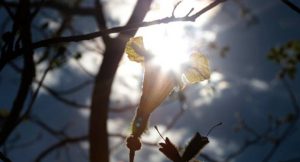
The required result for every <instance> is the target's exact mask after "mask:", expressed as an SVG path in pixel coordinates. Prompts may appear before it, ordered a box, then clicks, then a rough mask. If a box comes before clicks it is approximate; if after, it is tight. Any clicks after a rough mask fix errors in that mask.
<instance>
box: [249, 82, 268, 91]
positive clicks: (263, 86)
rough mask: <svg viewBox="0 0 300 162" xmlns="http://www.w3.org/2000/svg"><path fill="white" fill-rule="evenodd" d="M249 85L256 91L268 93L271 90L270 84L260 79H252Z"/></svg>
mask: <svg viewBox="0 0 300 162" xmlns="http://www.w3.org/2000/svg"><path fill="white" fill-rule="evenodd" d="M249 85H250V86H251V87H252V88H253V89H255V90H258V91H267V90H269V87H270V86H269V85H268V83H266V82H265V81H263V80H259V79H251V80H250V81H249Z"/></svg>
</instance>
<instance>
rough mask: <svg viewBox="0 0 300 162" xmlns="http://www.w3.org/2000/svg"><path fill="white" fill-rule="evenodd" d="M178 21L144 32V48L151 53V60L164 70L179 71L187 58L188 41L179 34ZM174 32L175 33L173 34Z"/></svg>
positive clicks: (180, 30)
mask: <svg viewBox="0 0 300 162" xmlns="http://www.w3.org/2000/svg"><path fill="white" fill-rule="evenodd" d="M178 25H180V23H174V24H168V25H164V26H163V27H162V26H160V29H157V30H155V31H153V33H152V32H151V33H145V37H144V43H145V48H146V49H147V50H149V51H150V53H151V54H152V55H153V59H152V60H151V62H152V63H153V64H155V65H159V66H161V67H162V70H164V71H173V72H179V71H180V67H181V66H182V65H183V64H185V63H186V62H187V61H188V59H189V55H188V48H189V46H188V41H187V40H186V39H185V38H184V37H183V36H180V35H181V34H180V33H181V32H182V28H181V27H178ZM174 33H175V34H174Z"/></svg>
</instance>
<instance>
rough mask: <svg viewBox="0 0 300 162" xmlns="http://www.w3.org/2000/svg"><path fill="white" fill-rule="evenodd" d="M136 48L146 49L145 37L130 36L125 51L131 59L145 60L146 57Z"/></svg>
mask: <svg viewBox="0 0 300 162" xmlns="http://www.w3.org/2000/svg"><path fill="white" fill-rule="evenodd" d="M136 48H140V49H144V43H143V37H134V38H130V39H129V41H128V42H127V43H126V47H125V52H126V53H127V55H128V58H129V59H130V60H131V61H136V62H143V61H144V57H143V56H141V55H140V54H138V52H137V51H136Z"/></svg>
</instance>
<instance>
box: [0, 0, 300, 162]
mask: <svg viewBox="0 0 300 162" xmlns="http://www.w3.org/2000/svg"><path fill="white" fill-rule="evenodd" d="M118 2H119V1H118ZM242 2H243V4H245V5H246V6H247V7H248V8H249V9H250V11H251V12H252V13H253V14H254V15H255V16H256V17H257V19H258V23H257V24H254V25H251V26H248V25H247V21H246V20H245V19H243V18H241V17H240V15H239V12H240V10H239V8H238V7H237V6H236V5H235V4H234V3H233V2H230V1H228V2H226V3H225V4H224V6H223V7H222V9H221V10H220V11H219V12H218V13H217V14H216V16H213V17H212V18H211V19H210V20H209V21H208V22H207V23H205V25H203V26H201V28H200V27H197V26H192V25H191V27H190V28H187V29H189V30H190V31H185V32H186V33H191V32H192V33H194V35H195V38H194V37H193V38H190V39H191V41H192V42H193V43H195V42H196V43H197V42H198V41H200V40H202V39H203V38H201V34H202V33H204V32H205V31H206V32H207V31H209V32H212V33H214V34H215V41H216V43H217V44H218V45H220V46H229V47H230V50H229V52H228V55H227V56H226V57H225V58H221V57H220V56H219V55H218V52H216V51H215V50H212V49H209V48H207V47H205V46H204V47H203V45H202V46H201V48H200V49H203V50H205V51H207V52H208V54H207V56H208V58H209V59H210V62H211V65H212V67H213V69H214V70H215V71H214V73H213V76H214V78H215V79H214V80H213V79H212V81H211V82H210V83H208V84H196V85H192V86H189V87H187V88H186V89H185V90H184V92H183V93H184V94H185V95H186V97H187V109H186V110H185V111H184V113H183V114H182V116H181V117H180V118H179V120H178V121H177V122H176V123H175V125H174V127H173V128H172V129H171V130H169V131H168V132H167V133H165V134H164V136H168V137H169V138H170V139H171V140H172V141H173V142H174V143H175V144H176V145H180V146H184V145H185V144H186V143H187V141H188V140H189V139H190V138H191V137H192V136H193V135H194V133H195V132H197V131H199V132H200V133H201V134H203V135H204V134H206V132H207V131H208V130H209V128H210V127H211V126H213V125H214V124H216V123H218V122H220V121H221V122H223V125H222V126H220V127H218V128H216V129H215V130H214V131H213V132H212V133H211V134H210V135H209V139H210V141H211V142H210V143H209V144H208V146H207V147H206V148H205V149H204V150H203V152H204V153H207V154H209V155H211V156H212V157H214V158H216V159H223V158H224V157H226V156H227V155H228V154H230V153H231V152H235V151H236V150H238V149H239V148H240V146H241V144H242V143H243V142H244V141H245V138H246V137H247V138H248V137H249V138H250V139H251V138H253V136H249V134H246V133H244V132H243V131H241V132H234V127H235V126H236V124H237V121H238V120H237V118H236V116H237V114H238V113H239V114H240V115H241V117H242V118H243V119H245V121H246V123H248V124H249V126H250V127H252V128H254V129H256V130H258V131H259V132H262V131H263V130H265V129H266V128H267V126H268V120H267V119H268V114H270V113H271V114H273V115H275V116H281V115H284V114H287V113H288V112H290V111H291V110H292V104H291V101H290V98H289V96H288V93H287V91H286V89H285V88H284V86H283V84H282V82H280V81H279V80H278V79H276V75H277V72H278V71H279V69H280V67H279V66H278V65H276V64H275V63H273V62H271V61H269V60H268V59H267V53H268V52H269V50H270V49H271V48H272V47H274V46H279V45H281V44H284V43H285V42H287V41H289V40H299V38H300V30H299V26H300V15H299V14H297V13H296V12H294V11H292V10H290V9H289V8H288V7H286V6H285V5H284V4H283V3H281V2H280V1H279V0H278V1H259V0H253V1H242ZM107 3H108V2H107ZM133 3H134V2H131V1H130V2H128V3H126V4H124V6H126V5H131V4H133ZM120 7H121V8H122V6H120ZM129 8H130V7H129ZM120 13H121V14H122V13H124V12H123V10H120ZM3 15H4V13H3V10H1V12H0V17H3ZM116 15H117V16H118V14H116ZM117 16H116V17H117ZM111 19H114V17H112V18H111ZM119 19H121V20H122V21H123V19H124V18H122V17H121V18H119ZM115 21H116V22H115V23H122V21H118V20H115ZM78 22H81V21H80V20H78ZM91 25H94V24H93V23H91ZM187 26H189V25H187ZM91 30H93V28H92V27H89V29H86V31H91ZM146 30H151V28H149V29H146ZM186 33H184V34H186ZM192 39H193V40H192ZM78 49H79V50H83V49H82V47H80V46H76V45H72V47H70V50H71V51H72V50H78ZM124 60H125V61H123V62H121V64H120V69H119V71H118V74H117V77H116V80H115V83H114V87H113V91H112V94H111V99H112V101H111V102H112V103H111V104H112V105H113V106H116V107H119V106H120V107H121V106H122V105H127V104H135V103H136V102H137V101H138V98H139V94H140V93H139V92H140V85H141V77H142V69H141V66H140V65H137V64H131V65H128V60H127V61H126V58H124ZM81 62H82V63H83V64H84V66H86V68H87V69H88V70H89V71H90V72H91V73H92V74H95V73H96V72H97V70H96V69H97V66H98V65H99V63H100V62H101V57H100V56H99V55H95V53H93V52H89V53H85V55H84V56H83V58H82V60H81ZM127 66H130V68H131V69H132V70H131V71H130V70H129V69H128V67H127ZM44 68H45V65H40V66H39V67H38V69H39V70H41V71H42V70H43V69H44ZM298 68H299V66H298ZM299 77H300V76H299V73H298V74H297V76H296V78H295V80H289V81H288V82H289V84H290V86H291V87H292V90H293V91H294V93H295V94H296V96H297V97H298V99H299V95H300V94H299V93H300V92H299V90H300V85H299V84H298V83H299V81H300V80H299V79H300V78H299ZM18 79H19V76H18V75H16V73H15V72H14V71H13V70H12V69H11V68H9V67H7V68H5V69H4V70H3V71H1V73H0V96H1V98H0V108H1V109H7V108H9V107H10V106H11V104H12V99H13V97H14V94H15V92H16V90H17V84H18V83H19V81H18ZM85 80H91V77H89V76H88V75H86V74H85V73H84V72H83V71H82V70H80V68H79V67H78V65H77V64H76V61H75V60H71V61H68V63H67V65H66V66H64V67H63V69H61V70H55V71H53V72H51V73H50V74H49V75H48V76H47V79H46V84H47V85H49V86H51V87H53V88H55V89H57V90H64V89H67V88H68V87H69V85H71V84H74V83H78V84H79V83H80V82H82V81H85ZM212 88H215V91H212ZM91 91H92V85H89V86H88V87H87V88H85V89H83V90H82V91H79V92H78V93H75V94H72V95H67V96H66V97H68V98H69V99H71V100H74V101H78V102H80V103H84V104H87V105H88V104H89V103H90V97H91ZM168 100H170V101H166V103H163V104H162V105H161V106H160V107H159V108H158V109H157V110H156V111H155V112H154V113H153V114H152V116H151V120H150V125H149V130H148V133H147V134H146V135H144V136H143V139H144V140H145V141H150V142H156V141H157V140H156V139H159V138H158V134H157V133H156V132H155V131H154V129H153V125H158V126H159V128H160V129H161V131H164V129H165V125H167V124H168V123H169V122H170V121H171V120H172V118H173V116H174V115H175V114H176V113H177V112H178V111H180V104H179V102H178V101H176V100H175V101H173V100H172V98H170V99H168ZM33 113H34V115H36V116H38V117H39V118H40V119H42V120H43V121H46V122H47V123H48V124H49V125H50V126H51V127H53V128H57V129H64V130H66V132H67V134H69V135H72V136H77V135H78V136H79V135H83V134H86V132H87V122H88V114H89V113H88V111H87V110H76V109H72V108H70V106H67V105H65V104H63V103H60V102H58V101H57V100H55V99H54V98H53V97H52V96H50V95H49V94H48V93H47V92H46V91H45V90H43V89H42V90H41V92H40V95H39V96H38V98H37V101H36V103H35V105H34V111H33ZM133 113H134V110H130V111H128V112H125V113H122V114H114V113H111V114H110V119H109V132H112V133H121V134H124V135H127V134H129V127H130V122H131V118H132V117H133ZM298 129H299V123H298V124H297V127H296V130H295V132H294V134H292V135H291V136H289V137H288V138H287V140H286V141H285V142H284V143H283V144H282V146H281V147H280V148H279V149H278V150H277V152H276V154H275V155H274V157H273V158H272V159H271V161H274V162H277V161H284V160H288V159H293V158H299V155H298V150H299V149H300V140H299V138H297V137H298V136H299V134H300V132H299V130H298ZM280 131H282V130H280ZM280 131H279V133H280ZM18 134H20V135H21V138H20V140H18V141H16V143H24V142H25V141H28V140H29V141H30V140H33V139H35V138H38V137H39V136H41V138H38V140H37V142H35V143H34V144H32V145H29V146H26V147H24V148H16V149H13V150H12V151H11V152H10V153H9V154H8V156H9V157H10V158H11V159H12V160H13V161H14V162H15V161H16V162H18V161H28V162H29V161H32V159H33V158H35V157H36V156H37V154H38V153H39V152H40V151H41V150H42V149H43V148H45V146H47V145H49V144H52V143H55V142H56V141H58V139H57V138H54V137H52V136H50V135H49V134H47V133H46V132H45V131H43V130H41V129H40V128H39V127H37V126H36V125H33V124H32V123H30V122H24V124H22V125H21V126H19V127H18V128H17V130H16V131H15V133H14V134H13V136H12V139H13V137H15V136H17V135H18ZM122 141H124V140H123V139H118V138H111V140H110V142H111V143H110V144H111V147H113V146H115V145H117V146H118V143H121V145H120V146H119V147H117V148H115V149H114V151H113V152H112V157H111V159H112V161H127V157H128V152H127V149H126V147H125V144H124V143H122ZM78 147H81V148H82V149H83V150H84V151H83V152H84V153H83V154H82V152H81V151H80V149H79V148H78ZM69 148H70V154H72V157H71V160H72V161H86V157H85V156H86V155H87V151H86V149H87V144H86V143H81V144H80V145H77V146H75V147H74V145H70V146H69ZM270 148H271V145H270V144H263V143H260V144H257V145H255V146H253V147H250V148H249V150H247V151H246V152H244V153H243V154H241V155H240V156H237V157H236V159H234V161H243V162H250V161H251V162H252V161H259V160H261V159H262V158H263V157H264V156H266V153H267V152H268V150H269V149H270ZM24 155H26V156H24ZM65 155H66V151H65V150H64V149H61V150H60V151H58V152H57V153H52V154H50V155H49V156H48V157H47V158H46V159H45V161H49V162H50V161H66V156H65ZM73 155H78V156H73ZM136 156H137V157H136V161H167V159H166V158H165V157H163V156H162V155H161V154H159V153H158V147H153V146H151V147H149V146H145V147H143V149H142V151H139V152H137V154H136ZM57 159H59V160H57Z"/></svg>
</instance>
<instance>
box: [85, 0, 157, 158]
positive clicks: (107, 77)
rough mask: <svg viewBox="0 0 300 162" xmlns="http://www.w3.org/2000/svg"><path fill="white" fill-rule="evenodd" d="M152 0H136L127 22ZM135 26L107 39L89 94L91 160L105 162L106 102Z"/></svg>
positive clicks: (139, 15)
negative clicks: (93, 84) (90, 98)
mask: <svg viewBox="0 0 300 162" xmlns="http://www.w3.org/2000/svg"><path fill="white" fill-rule="evenodd" d="M151 3H152V0H139V1H138V2H137V4H136V6H135V9H134V11H133V13H132V16H131V17H130V19H129V21H128V23H127V24H133V23H138V22H142V21H143V19H144V17H145V15H146V13H147V12H148V10H149V8H150V5H151ZM136 31H137V29H134V30H130V31H126V32H122V33H120V35H119V36H118V37H117V38H114V39H108V40H107V41H106V42H105V43H106V51H105V53H104V55H103V60H102V64H101V66H100V69H99V72H98V74H97V76H96V80H95V86H94V89H93V94H92V103H91V115H90V123H89V143H90V161H91V162H109V144H108V132H107V120H108V105H109V96H110V92H111V86H112V83H113V80H114V76H115V74H116V71H117V68H118V65H119V62H120V60H121V58H122V56H123V53H124V47H125V44H126V42H127V41H128V40H129V38H130V37H132V36H134V35H135V33H136Z"/></svg>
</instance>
